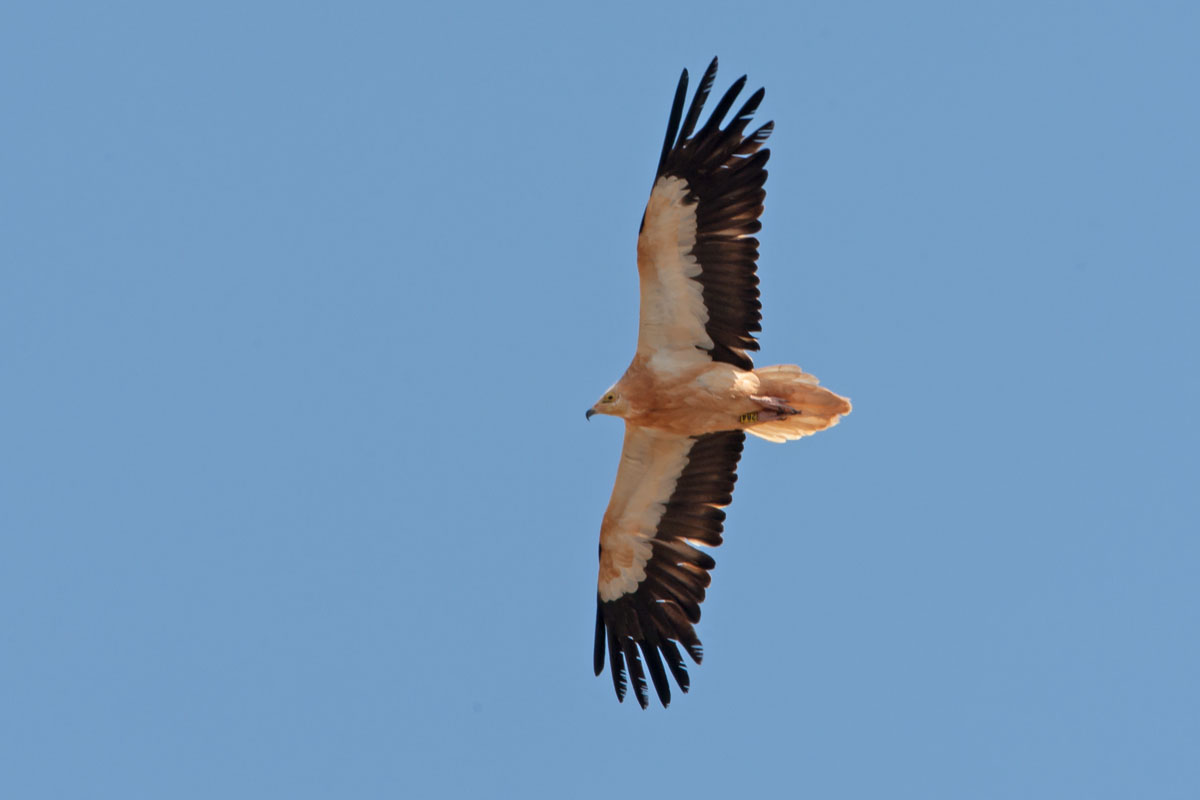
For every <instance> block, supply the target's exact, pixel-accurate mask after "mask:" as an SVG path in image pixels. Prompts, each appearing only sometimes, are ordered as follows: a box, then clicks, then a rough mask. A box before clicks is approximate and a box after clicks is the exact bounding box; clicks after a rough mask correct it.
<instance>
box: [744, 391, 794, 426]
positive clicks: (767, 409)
mask: <svg viewBox="0 0 1200 800" xmlns="http://www.w3.org/2000/svg"><path fill="white" fill-rule="evenodd" d="M750 399H751V400H753V401H754V402H756V403H758V404H759V405H760V406H762V408H761V409H760V410H758V411H751V412H750V413H748V414H741V415H740V416H738V422H740V423H742V424H743V425H753V424H755V423H758V422H771V421H772V420H777V419H786V418H787V417H791V416H795V415H796V414H799V413H800V412H799V411H797V410H796V409H794V408H792V407H791V406H789V405H788V404H787V403H785V402H783V401H782V400H780V399H779V398H778V397H763V396H760V395H751V397H750Z"/></svg>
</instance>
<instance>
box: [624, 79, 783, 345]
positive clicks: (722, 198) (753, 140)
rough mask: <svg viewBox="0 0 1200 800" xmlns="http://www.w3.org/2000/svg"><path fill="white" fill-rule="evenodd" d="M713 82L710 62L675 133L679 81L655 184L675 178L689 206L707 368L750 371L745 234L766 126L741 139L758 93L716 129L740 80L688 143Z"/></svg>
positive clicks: (752, 327) (757, 189) (762, 173)
mask: <svg viewBox="0 0 1200 800" xmlns="http://www.w3.org/2000/svg"><path fill="white" fill-rule="evenodd" d="M716 74H717V59H715V58H714V59H713V60H712V63H711V64H709V66H708V69H707V70H706V71H705V73H704V77H703V78H702V79H701V81H700V85H699V86H698V87H697V89H696V94H695V95H694V96H693V97H692V103H691V106H690V107H689V108H688V112H687V115H686V117H684V118H683V123H682V125H680V124H679V120H680V117H681V116H682V111H683V101H684V97H685V95H686V93H687V83H688V75H687V70H684V71H683V74H682V75H681V76H680V79H679V86H678V88H677V89H676V91H675V102H674V104H673V105H672V108H671V116H670V119H669V122H668V125H667V135H666V139H665V140H664V142H663V152H662V157H661V159H660V160H659V166H658V174H657V176H656V180H657V179H658V178H661V177H663V176H676V177H680V178H683V179H684V180H685V181H686V182H687V185H688V194H687V197H686V199H685V202H686V203H689V204H695V206H696V209H695V213H696V241H695V243H694V245H693V247H692V250H691V254H692V255H693V256H695V258H696V260H697V262H699V264H700V267H701V273H700V275H699V276H698V277H697V278H695V279H696V280H698V281H699V282H700V284H701V285H702V286H703V296H704V305H705V307H706V309H707V311H708V321H707V323H706V325H705V329H706V331H707V333H708V336H709V338H711V339H712V341H713V346H712V348H711V349H708V350H707V352H708V353H709V355H710V357H711V358H712V359H713V360H714V361H722V362H725V363H728V364H733V365H734V366H736V367H739V368H741V369H753V367H754V362H753V361H752V360H751V359H750V357H749V356H748V355H746V351H753V350H758V342H757V340H755V338H754V336H753V334H754V333H756V332H758V331H760V330H762V326H761V324H760V323H761V321H762V305H761V303H760V302H759V299H758V278H757V277H756V275H755V261H756V260H757V259H758V240H757V239H755V238H754V237H753V235H752V234H754V233H757V232H758V231H759V230H760V229H761V227H762V225H761V223H760V222H759V219H758V218H759V216H761V214H762V210H763V200H764V199H765V197H766V191H765V190H764V189H763V185H764V184H765V183H766V180H767V170H766V164H767V159H768V158H769V157H770V152H771V151H770V150H767V149H760V148H762V145H763V143H764V142H766V140H767V137H768V136H770V135H771V131H772V130H773V128H774V123H772V122H768V123H766V124H765V125H763V126H762V127H760V128H758V129H757V130H755V131H754V132H753V133H751V134H750V135H749V136H746V135H745V130H746V127H747V125H748V124H749V123H750V119H751V117H752V116H753V115H754V112H755V111H756V110H757V109H758V106H759V103H761V102H762V99H763V95H764V91H763V90H762V89H759V90H758V91H756V92H755V93H754V94H752V95H751V96H750V99H748V100H747V101H746V103H745V104H744V105H743V106H742V107H741V109H740V110H739V111H738V112H737V113H736V114H735V115H734V117H733V119H732V120H730V122H729V124H728V125H727V126H726V127H725V128H721V123H722V122H723V121H724V119H725V115H726V114H727V113H728V112H729V109H730V108H732V106H733V103H734V101H735V100H736V99H737V96H738V94H739V93H740V92H741V90H742V88H743V87H744V86H745V83H746V77H745V76H742V77H741V78H739V79H738V80H737V81H735V82H734V84H733V85H732V86H731V87H730V88H729V89H728V91H726V92H725V94H724V95H723V96H722V97H721V99H720V100H719V101H718V102H717V105H716V107H715V108H714V109H713V112H712V115H711V116H710V117H709V119H708V121H707V122H706V123H705V124H704V125H703V126H702V127H701V128H700V130H699V131H696V133H695V135H693V134H692V131H693V129H694V127H695V125H696V123H697V121H698V120H699V118H700V113H701V111H702V109H703V106H704V103H705V101H706V100H707V99H708V94H709V92H710V90H711V89H712V85H713V81H714V80H715V78H716ZM644 224H645V220H644V219H643V225H644Z"/></svg>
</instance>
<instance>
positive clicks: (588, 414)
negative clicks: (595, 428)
mask: <svg viewBox="0 0 1200 800" xmlns="http://www.w3.org/2000/svg"><path fill="white" fill-rule="evenodd" d="M595 413H596V409H594V408H589V409H588V410H587V414H586V415H584V416H585V418H586V419H591V418H592V416H593V415H594V414H595Z"/></svg>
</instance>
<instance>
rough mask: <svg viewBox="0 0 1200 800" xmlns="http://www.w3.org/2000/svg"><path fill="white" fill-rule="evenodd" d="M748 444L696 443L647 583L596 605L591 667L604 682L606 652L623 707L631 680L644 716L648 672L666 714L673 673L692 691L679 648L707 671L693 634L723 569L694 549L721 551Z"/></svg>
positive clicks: (718, 438) (714, 439)
mask: <svg viewBox="0 0 1200 800" xmlns="http://www.w3.org/2000/svg"><path fill="white" fill-rule="evenodd" d="M745 440H746V436H745V434H744V433H743V432H742V431H727V432H723V433H712V434H707V435H705V436H696V437H693V441H694V443H693V444H692V447H691V450H690V451H689V452H688V456H687V464H686V465H685V466H684V468H683V471H682V472H681V473H680V475H679V479H678V480H677V481H676V483H675V489H674V491H673V492H672V493H671V496H670V498H668V499H667V500H666V501H665V505H664V511H663V514H662V517H661V519H660V520H659V524H658V528H657V530H656V531H655V533H654V538H653V539H652V540H651V544H652V546H653V555H652V556H651V558H650V561H649V562H648V563H647V564H646V577H645V579H643V580H642V582H641V583H640V584H638V587H637V589H636V590H635V591H633V592H631V593H629V594H624V595H621V596H620V597H618V598H617V599H615V600H608V601H604V600H600V599H599V597H597V609H596V641H595V649H594V652H593V659H592V663H593V667H594V669H595V672H596V674H597V675H599V674H600V673H601V672H602V671H603V670H604V661H605V658H604V655H605V649H606V647H607V650H608V661H609V668H610V669H611V671H612V678H613V688H614V689H615V690H616V693H617V698H618V699H619V700H624V699H625V693H626V689H627V684H626V674H628V676H629V680H630V682H631V683H632V684H633V689H634V694H635V695H636V696H637V699H638V703H640V704H641V706H642V708H645V707H646V706H647V704H648V703H649V691H648V685H647V682H646V674H645V673H646V672H649V673H650V680H651V682H652V683H653V684H654V689H655V691H656V692H657V694H658V699H659V700H660V701H661V702H662V704H663V705H664V706H666V705H668V704H669V703H670V702H671V687H670V684H669V682H668V680H667V674H666V672H667V670H669V671H670V673H671V675H672V676H674V678H675V682H676V683H677V684H678V685H679V688H680V689H681V690H683V691H684V692H686V691H687V690H688V688H689V685H690V684H689V680H688V673H687V666H686V664H685V662H684V660H683V656H682V655H681V653H680V651H679V648H678V647H677V645H676V643H678V644H682V645H683V647H684V648H685V649H686V650H687V652H688V655H689V656H691V658H692V660H693V661H694V662H696V663H697V664H699V663H700V661H701V659H702V658H703V656H704V653H703V650H702V649H701V646H700V640H699V639H698V638H697V637H696V631H695V628H694V627H693V626H694V625H695V623H697V622H699V621H700V603H701V602H703V601H704V594H705V589H707V587H708V584H709V581H710V580H711V578H710V576H709V570H711V569H712V568H713V567H714V566H715V564H716V562H715V561H713V559H712V556H710V555H709V554H708V553H705V552H703V551H702V550H698V549H697V548H695V547H693V546H692V544H691V543H692V542H697V543H701V544H704V545H706V546H709V547H715V546H717V545H719V544H720V543H721V533H722V531H723V530H724V521H725V512H724V511H722V510H721V508H720V507H721V506H725V505H728V504H729V502H730V500H731V499H732V497H733V485H734V483H735V482H736V481H737V464H738V459H739V458H740V457H741V454H742V447H743V446H744V444H745ZM639 651H640V653H639ZM664 659H665V662H666V670H664V668H663V667H664V663H663V662H664ZM643 660H644V661H645V670H643Z"/></svg>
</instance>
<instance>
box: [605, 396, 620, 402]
mask: <svg viewBox="0 0 1200 800" xmlns="http://www.w3.org/2000/svg"><path fill="white" fill-rule="evenodd" d="M616 399H617V396H616V395H615V394H606V395H604V402H605V403H611V402H612V401H613V400H616Z"/></svg>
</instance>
